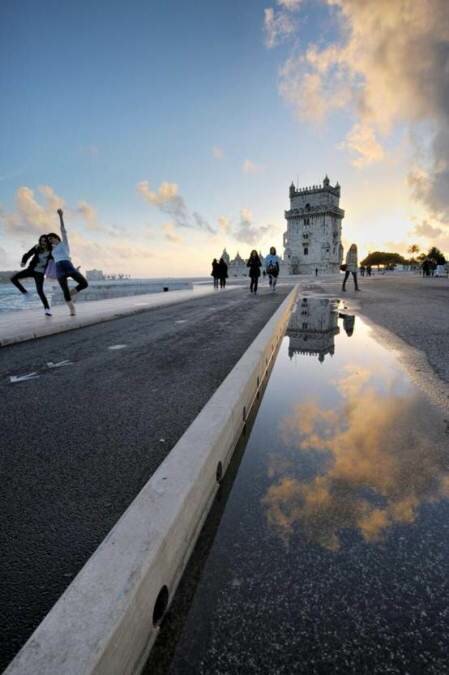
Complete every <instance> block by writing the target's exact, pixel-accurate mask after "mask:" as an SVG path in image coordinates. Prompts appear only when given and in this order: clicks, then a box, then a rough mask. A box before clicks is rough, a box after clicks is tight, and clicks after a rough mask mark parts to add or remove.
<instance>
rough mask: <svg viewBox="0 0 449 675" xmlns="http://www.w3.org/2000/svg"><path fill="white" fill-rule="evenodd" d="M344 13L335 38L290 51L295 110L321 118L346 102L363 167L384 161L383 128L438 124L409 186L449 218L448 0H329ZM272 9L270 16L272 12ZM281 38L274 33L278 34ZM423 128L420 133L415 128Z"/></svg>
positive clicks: (285, 83) (285, 89)
mask: <svg viewBox="0 0 449 675" xmlns="http://www.w3.org/2000/svg"><path fill="white" fill-rule="evenodd" d="M323 4H327V5H328V6H329V7H331V8H332V9H333V10H334V12H335V13H336V16H337V17H338V18H339V20H340V26H341V31H340V34H339V35H338V36H337V37H336V39H335V41H334V43H333V44H329V42H327V45H326V46H325V47H321V46H317V45H313V44H312V45H309V46H308V47H307V48H306V49H305V50H303V51H302V53H301V54H299V55H298V54H292V55H291V56H290V58H289V59H288V60H287V62H286V63H285V65H284V67H283V69H282V71H281V76H280V92H281V94H282V96H283V97H284V98H285V99H286V100H287V101H288V102H289V103H290V104H292V106H293V107H294V109H295V111H296V113H297V114H298V115H299V116H300V117H301V118H303V119H306V120H309V121H318V122H319V121H322V120H324V119H326V117H327V116H328V115H329V114H330V113H332V112H333V111H335V110H338V109H340V108H347V109H348V110H350V111H351V112H352V114H354V115H355V116H356V126H355V127H354V129H353V130H352V131H351V132H350V134H349V137H348V138H347V139H346V148H347V149H348V150H350V151H352V152H355V153H356V154H357V156H358V157H356V159H355V161H356V162H357V163H358V165H359V166H364V165H365V164H367V163H372V162H374V161H379V160H381V159H383V158H384V156H385V154H384V152H382V150H381V146H380V142H379V135H382V136H384V137H388V136H389V135H390V134H391V132H392V131H393V130H394V129H395V128H396V127H397V126H398V125H399V126H403V125H405V126H406V127H408V128H409V129H412V130H413V129H414V128H415V126H416V125H417V124H422V123H426V124H428V126H430V127H431V128H432V129H433V133H434V141H433V144H432V146H431V150H430V156H427V157H424V158H423V160H422V161H421V164H423V165H424V169H423V168H422V167H421V172H420V173H419V175H417V174H416V172H414V173H413V174H412V176H411V185H412V188H413V190H414V195H415V197H416V198H417V199H418V200H420V201H421V202H422V203H423V204H424V205H425V207H426V208H427V209H428V211H429V213H431V214H432V215H434V216H435V217H438V218H440V219H446V220H448V219H449V190H448V186H449V78H448V66H447V63H448V53H449V2H447V0H401V1H400V2H399V1H398V2H391V0H363V2H362V1H361V0H323ZM270 16H271V15H270ZM274 39H275V38H274ZM417 135H418V134H417Z"/></svg>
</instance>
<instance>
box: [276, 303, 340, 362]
mask: <svg viewBox="0 0 449 675" xmlns="http://www.w3.org/2000/svg"><path fill="white" fill-rule="evenodd" d="M339 332H340V329H339V327H338V311H337V307H336V304H335V302H333V301H332V300H329V299H327V298H301V300H300V301H298V304H297V306H296V309H295V311H294V312H293V313H292V315H291V316H290V320H289V323H288V328H287V335H288V337H289V345H288V355H289V357H290V358H292V357H293V355H294V354H307V355H309V356H317V357H318V360H319V361H320V362H321V363H322V362H323V361H324V359H325V357H326V355H327V354H330V355H331V356H332V355H333V354H334V351H335V345H334V338H335V336H336V335H338V333H339Z"/></svg>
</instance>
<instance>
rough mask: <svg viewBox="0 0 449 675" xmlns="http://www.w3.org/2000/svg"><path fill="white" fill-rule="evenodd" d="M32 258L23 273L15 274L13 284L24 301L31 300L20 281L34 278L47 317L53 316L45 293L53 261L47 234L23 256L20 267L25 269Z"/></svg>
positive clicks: (12, 279)
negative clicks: (47, 272) (50, 265)
mask: <svg viewBox="0 0 449 675" xmlns="http://www.w3.org/2000/svg"><path fill="white" fill-rule="evenodd" d="M30 258H31V260H30V263H29V265H28V267H27V268H26V269H24V270H22V271H21V272H16V274H13V276H12V277H11V283H13V284H14V286H15V287H16V288H18V289H19V291H20V292H21V293H22V295H23V299H24V300H29V293H28V291H27V289H26V288H25V287H24V286H22V284H21V283H20V281H19V279H27V278H30V277H31V278H33V279H34V282H35V284H36V290H37V294H38V296H39V297H40V299H41V302H42V304H43V305H44V311H45V316H51V312H50V305H49V304H48V300H47V297H46V295H45V293H44V275H45V271H46V269H47V265H48V263H49V261H50V259H51V245H50V242H49V240H48V237H47V235H46V234H43V235H41V236H40V237H39V241H38V243H37V244H36V245H35V246H33V248H30V250H29V251H27V252H26V253H25V254H24V255H23V256H22V260H21V263H20V266H21V267H25V265H26V263H27V261H28V260H29V259H30Z"/></svg>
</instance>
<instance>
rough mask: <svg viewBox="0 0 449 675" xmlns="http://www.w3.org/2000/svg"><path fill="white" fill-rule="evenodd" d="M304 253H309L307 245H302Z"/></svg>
mask: <svg viewBox="0 0 449 675" xmlns="http://www.w3.org/2000/svg"><path fill="white" fill-rule="evenodd" d="M304 255H309V249H308V248H307V246H305V247H304Z"/></svg>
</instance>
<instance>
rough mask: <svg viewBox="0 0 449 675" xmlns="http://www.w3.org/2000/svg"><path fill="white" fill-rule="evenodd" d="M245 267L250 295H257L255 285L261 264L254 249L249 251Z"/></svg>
mask: <svg viewBox="0 0 449 675" xmlns="http://www.w3.org/2000/svg"><path fill="white" fill-rule="evenodd" d="M246 266H247V267H249V277H250V279H251V284H250V287H249V290H250V292H251V293H257V285H258V283H259V277H260V268H261V267H262V263H261V262H260V258H259V255H258V253H257V251H256V250H255V249H253V250H252V251H251V254H250V256H249V259H248V261H247V263H246Z"/></svg>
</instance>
